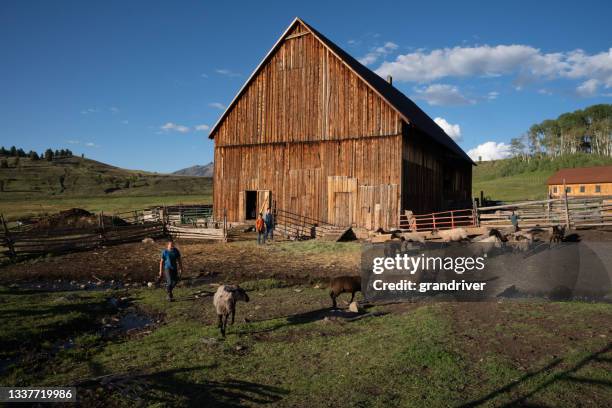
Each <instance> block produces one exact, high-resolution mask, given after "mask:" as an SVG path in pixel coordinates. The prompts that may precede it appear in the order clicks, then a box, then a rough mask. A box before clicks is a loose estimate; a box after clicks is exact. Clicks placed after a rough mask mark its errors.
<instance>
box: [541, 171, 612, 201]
mask: <svg viewBox="0 0 612 408" xmlns="http://www.w3.org/2000/svg"><path fill="white" fill-rule="evenodd" d="M547 184H548V194H549V195H550V196H551V197H553V198H559V197H563V186H565V189H566V191H567V196H568V197H593V196H612V166H598V167H582V168H575V169H561V170H559V171H557V172H556V173H555V174H553V175H552V176H550V177H549V178H548V181H547Z"/></svg>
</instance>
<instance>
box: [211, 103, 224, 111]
mask: <svg viewBox="0 0 612 408" xmlns="http://www.w3.org/2000/svg"><path fill="white" fill-rule="evenodd" d="M208 106H210V107H211V108H215V109H219V110H225V108H226V106H225V105H224V104H222V103H221V102H211V103H209V104H208Z"/></svg>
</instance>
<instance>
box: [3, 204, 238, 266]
mask: <svg viewBox="0 0 612 408" xmlns="http://www.w3.org/2000/svg"><path fill="white" fill-rule="evenodd" d="M97 217H98V223H97V225H91V226H86V227H78V228H77V227H73V228H50V229H44V230H38V229H37V228H36V227H35V224H34V225H29V226H20V227H17V228H9V227H8V225H7V223H6V220H5V219H4V217H3V216H2V215H0V259H2V258H10V259H14V258H18V257H32V256H40V255H45V254H49V253H52V254H59V253H66V252H74V251H83V250H90V249H94V248H98V247H101V246H105V245H117V244H123V243H129V242H137V241H141V240H143V239H144V238H153V239H156V238H162V237H168V236H171V237H174V238H178V239H202V240H223V241H227V240H228V239H229V238H230V235H231V234H229V233H228V228H227V223H226V222H225V221H220V222H208V221H207V222H206V225H205V226H196V225H195V223H191V222H192V221H191V219H190V221H189V222H190V223H188V224H186V225H181V223H180V222H179V221H181V220H183V218H180V219H179V220H178V221H177V220H176V219H173V220H172V221H170V217H169V212H168V211H167V210H166V209H165V208H164V207H155V208H153V209H144V210H134V211H129V212H124V213H117V214H114V215H113V216H112V217H106V216H104V214H103V213H100V214H98V216H97Z"/></svg>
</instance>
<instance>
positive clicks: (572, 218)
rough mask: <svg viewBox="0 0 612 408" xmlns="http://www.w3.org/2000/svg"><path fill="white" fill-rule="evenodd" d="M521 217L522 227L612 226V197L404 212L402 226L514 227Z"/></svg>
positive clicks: (408, 228) (413, 228) (410, 228)
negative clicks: (428, 212)
mask: <svg viewBox="0 0 612 408" xmlns="http://www.w3.org/2000/svg"><path fill="white" fill-rule="evenodd" d="M513 213H514V214H515V215H516V216H517V217H518V222H519V226H521V227H551V226H553V225H564V226H566V227H567V228H578V227H601V226H612V196H610V197H608V196H607V197H567V196H565V197H563V198H554V199H548V200H538V201H524V202H519V203H508V204H503V205H495V206H489V207H476V206H474V208H469V209H464V210H452V211H442V212H437V213H430V214H418V215H413V214H410V213H407V214H402V215H400V222H399V225H400V229H401V230H405V231H431V230H434V229H438V230H441V229H452V228H457V227H479V226H484V227H492V228H502V227H508V226H511V225H512V223H511V216H512V214H513Z"/></svg>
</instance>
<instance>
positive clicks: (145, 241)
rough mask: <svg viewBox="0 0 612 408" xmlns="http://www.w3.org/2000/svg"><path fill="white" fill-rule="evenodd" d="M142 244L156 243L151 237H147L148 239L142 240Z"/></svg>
mask: <svg viewBox="0 0 612 408" xmlns="http://www.w3.org/2000/svg"><path fill="white" fill-rule="evenodd" d="M142 243H143V244H154V243H155V241H154V240H153V238H149V237H147V238H144V239H143V240H142Z"/></svg>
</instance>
